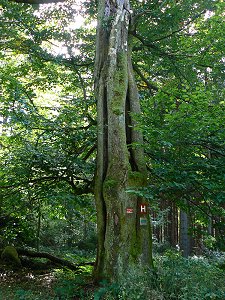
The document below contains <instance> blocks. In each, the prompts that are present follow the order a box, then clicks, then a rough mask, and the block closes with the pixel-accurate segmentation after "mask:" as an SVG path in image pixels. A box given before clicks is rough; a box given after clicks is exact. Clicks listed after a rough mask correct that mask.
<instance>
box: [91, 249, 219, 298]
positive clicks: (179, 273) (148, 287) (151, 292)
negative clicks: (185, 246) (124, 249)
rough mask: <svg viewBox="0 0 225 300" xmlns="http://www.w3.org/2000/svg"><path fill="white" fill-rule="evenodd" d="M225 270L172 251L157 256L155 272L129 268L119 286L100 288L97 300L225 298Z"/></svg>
mask: <svg viewBox="0 0 225 300" xmlns="http://www.w3.org/2000/svg"><path fill="white" fill-rule="evenodd" d="M224 283H225V282H224V271H222V270H220V269H219V268H218V267H217V266H216V265H215V264H213V263H210V262H209V260H208V259H206V258H203V257H202V258H198V257H193V258H189V259H185V258H182V257H181V256H180V254H178V253H175V252H172V251H168V252H167V253H166V254H165V255H164V256H156V257H155V269H154V270H144V269H143V267H142V268H140V267H139V268H137V267H135V268H132V267H130V268H128V271H127V272H126V274H121V278H120V281H119V283H117V285H116V284H113V285H109V284H108V285H107V284H105V286H104V287H103V288H100V289H99V290H98V292H97V293H96V294H95V295H96V296H95V297H96V299H107V300H113V299H124V300H125V299H129V300H132V299H133V300H136V299H157V300H172V299H182V300H193V299H196V300H207V299H215V300H216V299H217V300H219V299H221V300H222V299H224V296H225V285H224ZM100 297H102V298H100Z"/></svg>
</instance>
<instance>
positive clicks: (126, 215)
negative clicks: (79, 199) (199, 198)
mask: <svg viewBox="0 0 225 300" xmlns="http://www.w3.org/2000/svg"><path fill="white" fill-rule="evenodd" d="M15 1H16V2H20V3H29V4H43V3H49V2H60V1H58V0H55V1H54V0H52V1H49V0H34V1H33V0H15ZM131 26H132V11H131V7H130V3H129V1H128V0H117V1H115V0H99V1H98V25H97V37H96V61H95V95H96V100H97V115H98V117H97V126H98V148H97V168H96V176H95V189H94V190H95V199H96V208H97V227H98V252H97V260H96V266H95V276H96V278H97V279H99V278H109V279H112V278H116V277H117V275H118V274H119V273H120V272H121V271H124V270H126V268H127V266H128V265H129V264H142V265H143V266H151V265H152V249H151V226H150V218H149V214H148V211H147V206H143V200H142V199H141V198H140V197H138V196H136V195H135V194H130V193H128V190H129V189H133V188H138V187H141V186H143V185H146V182H147V173H146V167H145V160H144V153H143V149H142V148H141V147H140V145H141V144H142V135H141V133H140V132H139V131H137V130H136V125H135V120H134V119H133V117H134V115H136V114H138V113H140V105H139V97H138V91H137V86H136V82H135V79H134V73H133V68H132V62H131V51H132V39H131V38H130V36H129V29H130V27H131ZM141 208H142V209H143V210H144V213H145V214H143V215H142V214H141ZM141 221H142V222H141Z"/></svg>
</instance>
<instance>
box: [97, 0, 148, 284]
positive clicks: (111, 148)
mask: <svg viewBox="0 0 225 300" xmlns="http://www.w3.org/2000/svg"><path fill="white" fill-rule="evenodd" d="M130 18H131V14H130V6H129V1H127V0H117V1H116V0H114V1H113V0H100V1H99V12H98V28H97V46H96V65H95V92H96V98H97V112H98V154H97V170H96V180H95V198H96V208H97V223H98V254H97V261H96V266H95V275H96V278H102V277H104V278H109V279H113V278H116V277H117V276H118V273H119V272H123V271H124V270H126V269H127V267H128V265H130V264H139V263H141V264H143V266H151V265H152V255H151V251H152V250H151V238H152V237H151V226H150V218H149V214H148V213H146V212H147V211H146V210H147V208H146V206H144V205H143V203H142V199H141V198H140V197H138V196H136V195H134V194H129V193H127V190H128V189H130V188H134V187H139V186H143V185H145V184H146V169H145V161H144V155H143V150H142V149H141V148H140V147H138V146H136V147H135V146H134V143H136V145H138V144H141V143H142V136H141V133H140V132H138V131H136V130H135V121H134V120H133V117H132V114H136V113H139V112H140V106H139V99H138V92H137V87H136V83H135V79H134V74H133V69H132V64H131V47H132V45H131V42H129V39H128V29H129V22H130ZM131 144H132V145H131Z"/></svg>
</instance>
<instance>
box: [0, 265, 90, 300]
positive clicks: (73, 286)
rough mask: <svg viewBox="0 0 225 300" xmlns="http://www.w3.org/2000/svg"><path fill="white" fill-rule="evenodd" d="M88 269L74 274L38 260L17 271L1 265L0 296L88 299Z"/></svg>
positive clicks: (1, 299)
mask: <svg viewBox="0 0 225 300" xmlns="http://www.w3.org/2000/svg"><path fill="white" fill-rule="evenodd" d="M90 271H91V269H90V268H89V270H88V269H84V270H83V272H82V273H80V274H75V273H74V272H72V271H70V270H65V269H64V270H62V269H56V268H55V267H54V266H52V265H50V264H48V263H41V262H40V263H35V264H33V265H32V267H31V266H29V267H23V268H21V269H20V270H17V271H12V270H9V269H8V270H7V268H5V266H0V300H50V299H55V300H59V299H60V300H61V299H62V300H66V299H68V300H70V299H72V300H75V299H91V296H90V295H91V294H93V290H94V285H93V284H92V282H91V277H90Z"/></svg>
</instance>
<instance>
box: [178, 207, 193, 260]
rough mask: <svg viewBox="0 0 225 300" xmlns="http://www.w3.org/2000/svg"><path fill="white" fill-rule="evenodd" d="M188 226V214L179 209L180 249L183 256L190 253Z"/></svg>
mask: <svg viewBox="0 0 225 300" xmlns="http://www.w3.org/2000/svg"><path fill="white" fill-rule="evenodd" d="M189 226H190V220H189V216H188V214H187V213H186V212H184V211H182V210H180V235H179V240H180V250H181V251H182V254H183V256H184V257H188V256H189V255H191V250H192V249H191V248H192V247H191V246H192V243H191V237H190V235H189V232H188V229H189Z"/></svg>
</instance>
